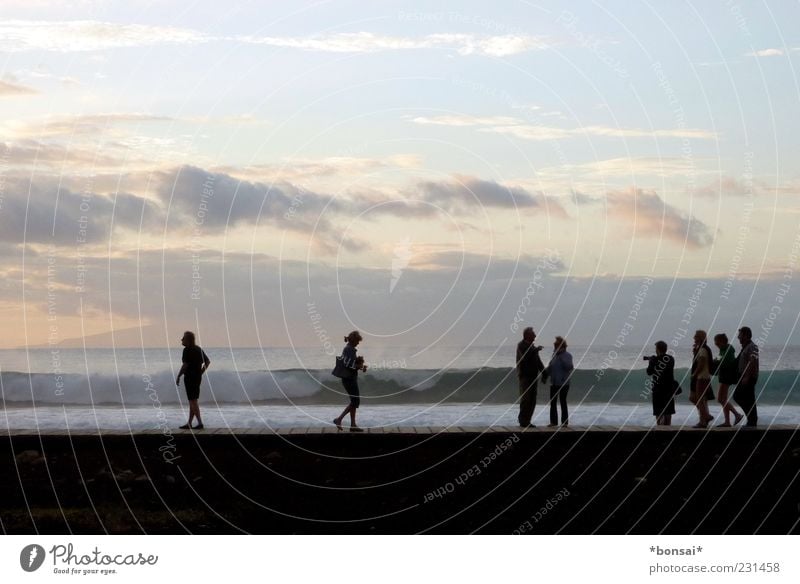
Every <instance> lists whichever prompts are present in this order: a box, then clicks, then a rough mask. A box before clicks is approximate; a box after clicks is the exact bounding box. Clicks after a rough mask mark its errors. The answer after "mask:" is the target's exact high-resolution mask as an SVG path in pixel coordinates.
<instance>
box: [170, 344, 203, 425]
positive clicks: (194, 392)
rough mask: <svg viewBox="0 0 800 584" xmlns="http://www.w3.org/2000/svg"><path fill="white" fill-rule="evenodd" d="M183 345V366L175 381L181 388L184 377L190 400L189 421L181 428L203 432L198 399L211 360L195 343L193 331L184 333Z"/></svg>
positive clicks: (187, 395) (187, 396)
mask: <svg viewBox="0 0 800 584" xmlns="http://www.w3.org/2000/svg"><path fill="white" fill-rule="evenodd" d="M181 344H183V357H182V358H181V361H183V365H182V366H181V370H180V371H179V372H178V377H177V378H176V379H175V385H177V386H180V384H181V376H183V385H184V387H185V388H186V399H188V400H189V421H188V422H186V424H185V425H183V426H181V430H202V429H203V420H202V419H201V418H200V406H199V405H198V404H197V399H198V398H199V397H200V381H201V380H202V378H203V373H205V372H206V369H208V366H209V365H211V359H209V358H208V355H206V352H205V351H203V349H201V348H200V347H199V346H198V345H197V344H196V343H195V340H194V333H193V332H192V331H186V332H185V333H183V338H182V339H181ZM195 418H197V426H194V427H192V421H193V420H194V419H195Z"/></svg>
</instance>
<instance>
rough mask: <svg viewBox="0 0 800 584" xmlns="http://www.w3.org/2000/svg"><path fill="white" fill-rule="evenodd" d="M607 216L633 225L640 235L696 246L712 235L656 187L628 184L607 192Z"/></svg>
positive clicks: (697, 247)
mask: <svg viewBox="0 0 800 584" xmlns="http://www.w3.org/2000/svg"><path fill="white" fill-rule="evenodd" d="M606 204H607V207H606V208H607V210H608V214H609V216H610V217H613V218H615V219H617V220H619V221H621V222H623V223H627V224H629V225H631V226H632V228H633V230H634V232H635V233H636V234H638V235H639V236H641V237H650V238H659V239H660V238H664V239H668V240H670V241H672V242H673V243H678V244H681V245H685V246H686V247H688V248H690V249H699V248H703V247H707V246H709V245H711V243H712V242H713V240H714V235H713V233H712V232H711V230H710V229H709V227H708V226H707V225H706V224H705V223H703V222H702V221H699V220H698V219H695V218H694V217H692V216H691V215H687V214H685V213H683V212H682V211H680V210H679V209H677V208H675V207H673V206H672V205H669V204H667V203H666V202H665V201H664V200H662V199H661V197H659V196H658V194H657V193H656V192H655V191H648V190H643V189H638V188H634V187H631V188H629V189H626V190H622V191H612V192H609V193H607V194H606Z"/></svg>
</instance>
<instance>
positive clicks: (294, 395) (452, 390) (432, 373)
mask: <svg viewBox="0 0 800 584" xmlns="http://www.w3.org/2000/svg"><path fill="white" fill-rule="evenodd" d="M676 376H677V377H678V379H681V380H682V385H683V388H684V395H686V394H688V378H687V377H688V372H687V371H686V370H685V369H677V370H676ZM799 377H800V371H798V370H781V371H771V372H769V371H767V372H762V373H761V376H760V378H759V383H758V385H757V392H758V399H759V401H760V402H763V403H772V404H794V405H800V397H799V396H798V392H796V391H793V389H794V387H795V385H796V383H797V381H798V378H799ZM0 381H2V385H1V387H0V388H1V389H2V398H3V402H4V403H5V404H6V405H14V404H27V405H29V404H40V405H55V404H65V405H69V404H74V405H109V404H127V405H145V404H151V403H154V402H158V403H164V404H169V403H179V402H182V401H185V394H184V390H183V387H176V386H175V379H174V377H173V376H172V373H171V372H169V371H162V372H158V373H152V374H148V373H144V374H137V375H134V374H125V375H118V376H117V375H103V374H92V375H89V376H86V375H77V374H44V373H33V374H28V373H19V372H3V373H2V374H0ZM359 386H360V390H361V395H362V399H363V400H364V402H365V404H407V403H439V402H453V403H475V402H478V403H496V404H503V403H513V402H514V401H515V400H516V399H517V397H518V387H517V379H516V375H515V372H514V370H513V369H507V368H479V369H459V370H435V369H383V370H374V371H370V372H368V373H366V374H361V375H360V376H359ZM714 386H715V387H716V386H717V384H716V382H715V383H714ZM647 387H648V386H647V376H646V375H645V372H644V371H643V370H641V369H636V370H619V369H605V370H595V369H591V370H580V369H579V370H576V371H575V373H574V374H573V379H572V382H571V389H570V401H576V402H577V401H584V402H589V403H629V402H636V403H639V402H641V401H642V400H646V399H648V395H649V394H648V389H647ZM547 391H548V390H547V388H543V387H540V389H539V392H540V393H539V401H540V402H541V401H542V400H543V399H545V396H546V395H547ZM201 400H203V401H206V402H218V403H234V404H246V403H262V402H277V403H284V404H286V403H300V404H332V403H341V402H343V401H345V400H346V396H345V394H344V390H343V388H342V385H341V382H340V381H339V380H338V379H336V378H335V377H333V376H331V374H330V370H328V369H324V370H323V369H316V370H305V369H285V370H279V371H271V372H268V371H245V372H236V371H209V372H208V373H207V374H206V376H205V377H204V379H203V384H202V388H201Z"/></svg>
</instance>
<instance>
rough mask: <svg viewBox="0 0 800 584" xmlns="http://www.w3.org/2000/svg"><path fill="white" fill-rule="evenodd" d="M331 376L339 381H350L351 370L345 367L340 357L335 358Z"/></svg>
mask: <svg viewBox="0 0 800 584" xmlns="http://www.w3.org/2000/svg"><path fill="white" fill-rule="evenodd" d="M331 375H333V376H334V377H338V378H339V379H350V378H351V377H352V376H353V370H352V369H350V368H348V367H346V366H345V364H344V361H343V360H342V358H341V357H336V364H335V365H334V366H333V371H331Z"/></svg>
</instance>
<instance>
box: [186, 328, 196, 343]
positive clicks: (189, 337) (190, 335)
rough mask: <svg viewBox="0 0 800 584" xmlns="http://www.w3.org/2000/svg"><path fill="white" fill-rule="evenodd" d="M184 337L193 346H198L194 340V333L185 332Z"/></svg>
mask: <svg viewBox="0 0 800 584" xmlns="http://www.w3.org/2000/svg"><path fill="white" fill-rule="evenodd" d="M183 336H184V337H186V340H188V341H189V342H190V343H191V344H192V345H196V344H197V343H196V342H195V340H194V333H193V332H192V331H184V333H183Z"/></svg>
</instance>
